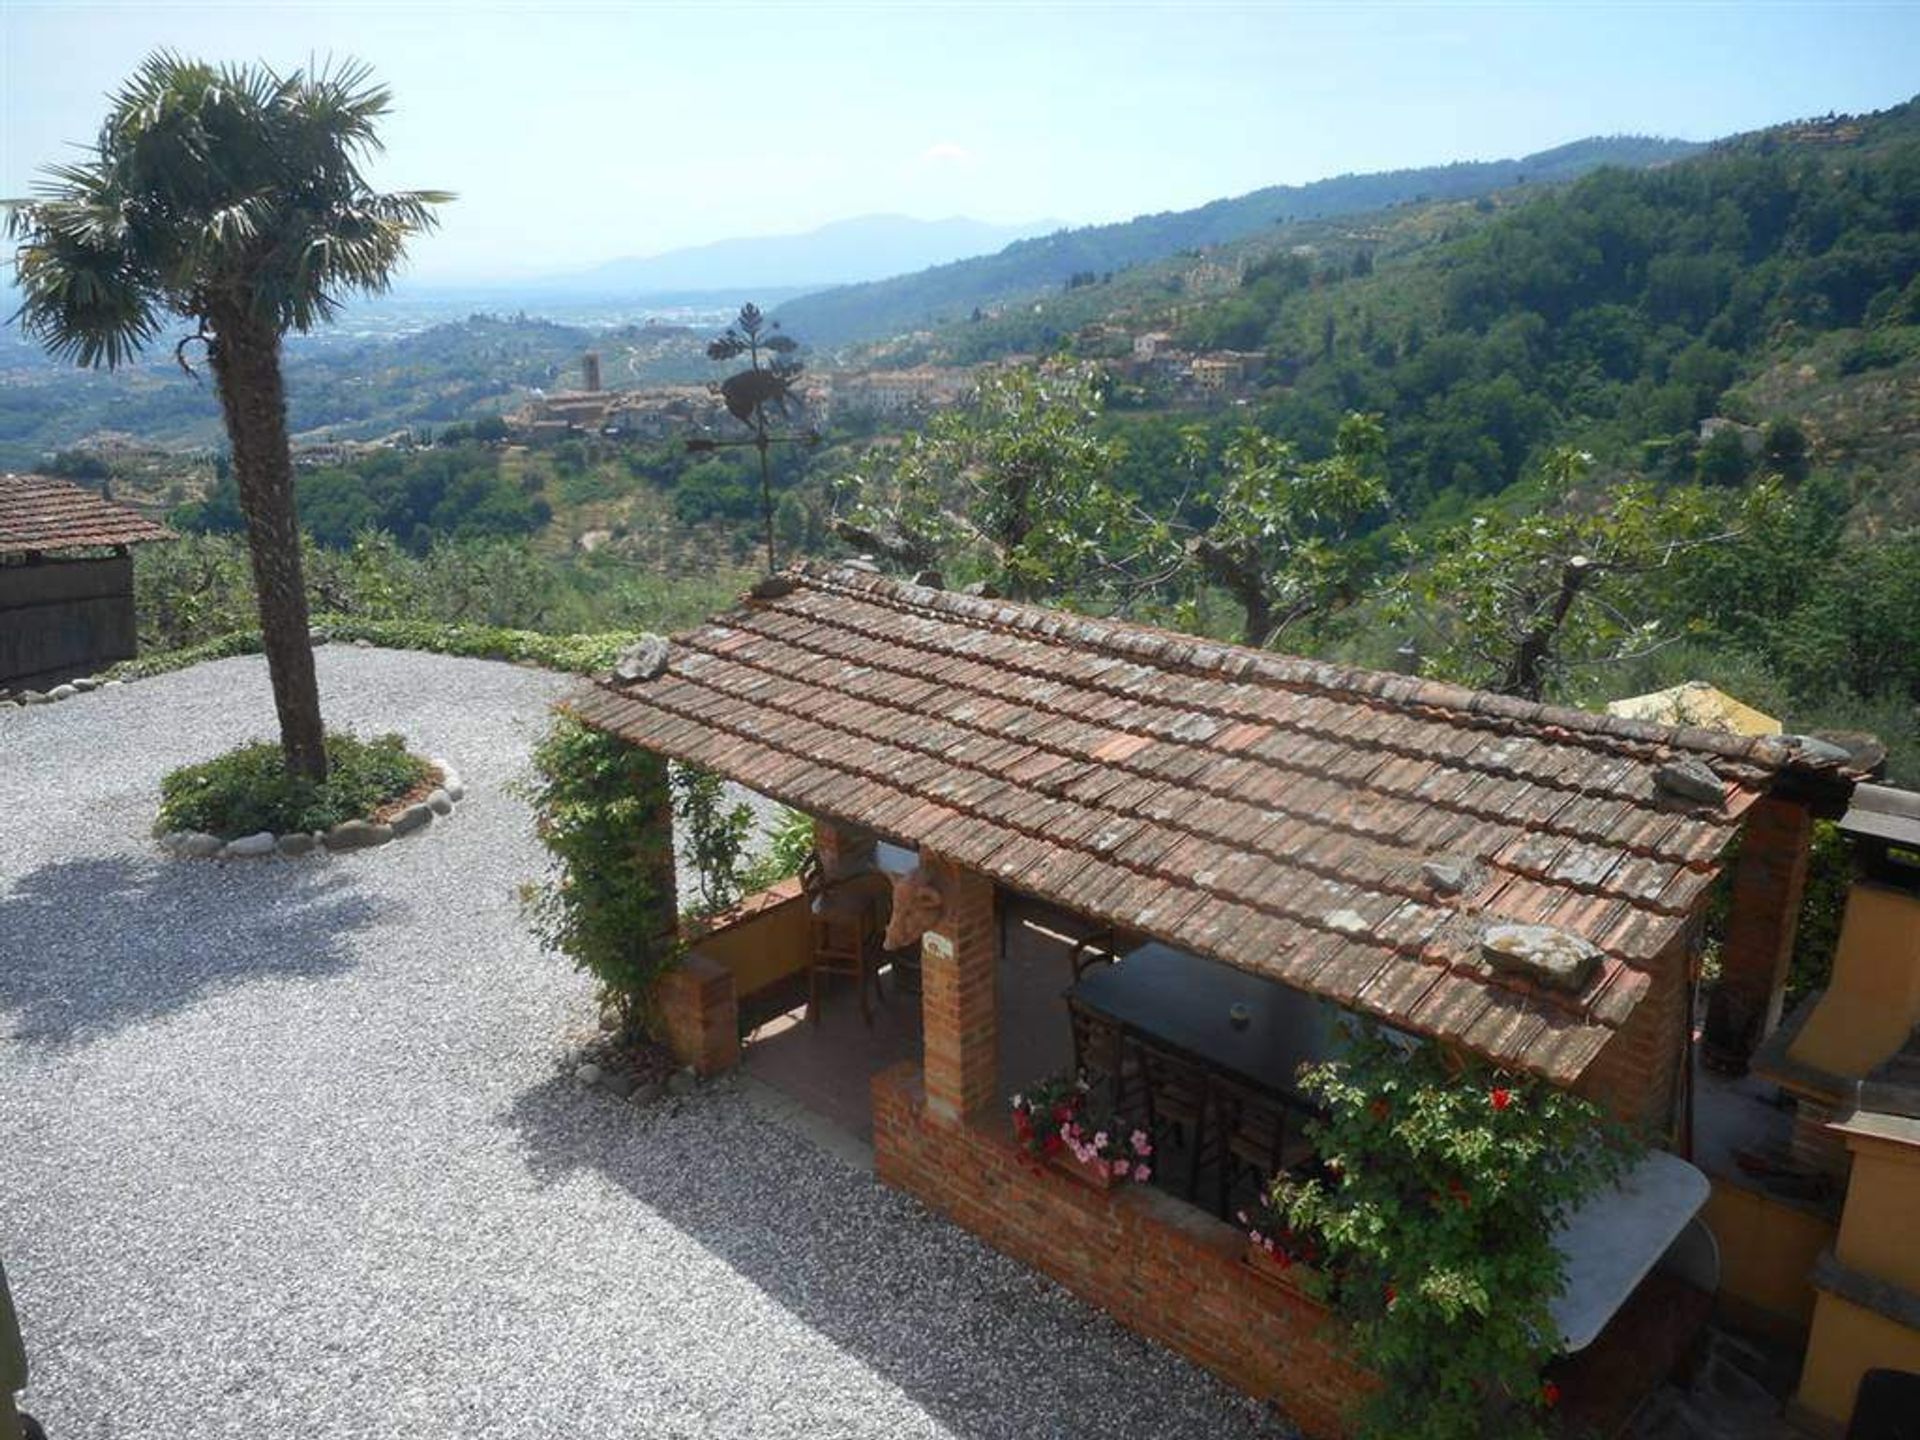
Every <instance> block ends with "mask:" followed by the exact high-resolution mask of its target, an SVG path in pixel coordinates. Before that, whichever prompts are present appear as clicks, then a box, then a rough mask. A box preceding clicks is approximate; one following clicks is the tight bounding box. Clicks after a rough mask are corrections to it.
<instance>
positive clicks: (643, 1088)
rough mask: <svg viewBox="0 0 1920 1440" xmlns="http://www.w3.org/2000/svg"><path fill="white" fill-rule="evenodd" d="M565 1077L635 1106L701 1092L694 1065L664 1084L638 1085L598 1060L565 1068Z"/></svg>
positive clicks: (668, 1078) (672, 1076)
mask: <svg viewBox="0 0 1920 1440" xmlns="http://www.w3.org/2000/svg"><path fill="white" fill-rule="evenodd" d="M562 1073H563V1074H567V1073H570V1074H571V1075H572V1077H573V1080H574V1082H575V1083H576V1084H577V1085H579V1086H580V1088H581V1089H582V1090H604V1091H606V1092H607V1093H608V1094H609V1095H612V1096H614V1097H615V1098H616V1099H620V1100H631V1101H632V1102H633V1103H634V1104H636V1105H651V1104H653V1102H654V1101H656V1100H663V1099H665V1098H667V1097H668V1096H672V1097H674V1098H675V1099H680V1098H682V1097H684V1096H687V1095H691V1094H693V1093H694V1091H696V1090H698V1089H699V1088H700V1077H699V1075H697V1074H696V1073H695V1072H694V1069H693V1067H692V1066H691V1065H686V1066H682V1067H681V1068H680V1069H678V1070H676V1071H674V1072H673V1074H671V1075H669V1076H668V1077H667V1078H666V1079H665V1080H652V1081H645V1082H639V1083H636V1082H635V1080H634V1079H633V1077H632V1076H630V1075H626V1074H623V1073H622V1072H621V1071H619V1070H616V1069H612V1068H610V1067H606V1066H603V1065H601V1064H600V1063H599V1062H598V1061H597V1060H583V1061H581V1062H580V1063H578V1064H576V1065H573V1066H571V1067H570V1068H569V1067H567V1066H564V1065H563V1066H562Z"/></svg>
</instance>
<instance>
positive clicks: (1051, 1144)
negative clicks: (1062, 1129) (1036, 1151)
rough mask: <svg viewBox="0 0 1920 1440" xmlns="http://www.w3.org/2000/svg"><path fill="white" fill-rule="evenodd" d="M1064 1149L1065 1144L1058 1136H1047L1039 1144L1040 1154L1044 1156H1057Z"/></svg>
mask: <svg viewBox="0 0 1920 1440" xmlns="http://www.w3.org/2000/svg"><path fill="white" fill-rule="evenodd" d="M1066 1148H1067V1142H1066V1141H1064V1140H1062V1139H1061V1138H1060V1137H1059V1136H1058V1135H1049V1136H1047V1138H1046V1139H1045V1140H1042V1141H1041V1142H1040V1150H1041V1153H1043V1154H1046V1155H1058V1154H1059V1153H1060V1152H1061V1151H1062V1150H1064V1149H1066Z"/></svg>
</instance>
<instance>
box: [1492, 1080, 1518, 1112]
mask: <svg viewBox="0 0 1920 1440" xmlns="http://www.w3.org/2000/svg"><path fill="white" fill-rule="evenodd" d="M1491 1098H1492V1100H1493V1108H1494V1109H1496V1110H1504V1109H1506V1108H1507V1107H1508V1106H1509V1105H1511V1104H1513V1092H1512V1091H1511V1090H1509V1089H1507V1088H1506V1087H1505V1086H1504V1085H1496V1086H1494V1087H1493V1095H1492V1097H1491Z"/></svg>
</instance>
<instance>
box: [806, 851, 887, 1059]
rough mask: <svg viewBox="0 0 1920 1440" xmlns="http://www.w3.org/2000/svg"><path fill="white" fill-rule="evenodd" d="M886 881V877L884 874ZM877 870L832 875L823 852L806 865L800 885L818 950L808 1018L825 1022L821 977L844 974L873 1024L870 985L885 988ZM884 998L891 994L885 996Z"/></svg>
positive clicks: (811, 969)
mask: <svg viewBox="0 0 1920 1440" xmlns="http://www.w3.org/2000/svg"><path fill="white" fill-rule="evenodd" d="M877 878H878V880H879V881H880V882H881V883H883V884H884V882H885V879H886V877H885V876H878V877H877ZM875 880H876V875H875V874H874V873H872V872H863V873H861V874H858V875H848V876H843V877H842V878H841V879H838V880H829V879H828V878H827V876H826V872H825V869H824V868H823V867H822V865H821V864H820V857H819V855H818V854H813V855H809V856H808V857H807V858H806V860H804V861H803V862H802V863H801V866H800V888H801V890H802V891H803V892H804V893H805V894H806V896H807V903H808V905H809V907H810V908H811V911H812V914H811V915H810V917H809V927H810V930H811V935H812V941H811V944H812V954H811V957H810V959H809V961H808V965H807V1018H808V1019H809V1020H811V1021H812V1022H813V1023H814V1024H815V1025H818V1024H819V1023H820V981H821V977H823V976H827V975H844V976H846V977H847V978H849V979H851V980H852V981H853V982H854V986H855V988H856V989H857V990H858V991H859V993H860V1018H861V1019H863V1020H865V1021H866V1023H867V1024H868V1026H871V1025H872V1024H873V1002H872V1000H871V999H870V998H869V996H868V993H867V989H868V986H869V985H871V986H872V988H873V992H874V994H876V995H878V994H880V956H879V948H878V939H879V926H878V924H877V922H876V918H875V917H876V913H877V907H876V899H877V897H876V891H875ZM881 998H882V999H884V998H885V996H881Z"/></svg>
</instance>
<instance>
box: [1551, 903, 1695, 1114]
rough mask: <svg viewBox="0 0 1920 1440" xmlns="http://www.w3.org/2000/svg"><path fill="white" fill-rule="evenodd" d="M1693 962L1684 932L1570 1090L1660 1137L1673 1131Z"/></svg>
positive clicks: (1654, 968)
mask: <svg viewBox="0 0 1920 1440" xmlns="http://www.w3.org/2000/svg"><path fill="white" fill-rule="evenodd" d="M1692 963H1693V957H1692V948H1691V945H1690V943H1689V937H1687V936H1684V935H1683V936H1682V937H1681V939H1680V940H1679V941H1678V942H1676V943H1675V944H1674V945H1673V946H1672V948H1670V949H1669V950H1668V951H1667V952H1666V953H1664V954H1663V955H1661V956H1660V957H1659V958H1658V959H1656V960H1655V961H1654V963H1653V966H1652V970H1653V984H1652V986H1651V987H1649V989H1648V990H1647V993H1646V994H1645V995H1643V996H1641V997H1640V1003H1639V1004H1638V1005H1637V1006H1635V1007H1634V1011H1633V1013H1632V1014H1631V1015H1629V1016H1628V1017H1627V1023H1626V1024H1624V1025H1622V1026H1621V1027H1620V1028H1619V1029H1618V1030H1617V1031H1615V1032H1614V1034H1613V1038H1612V1039H1610V1040H1608V1041H1607V1043H1606V1045H1605V1046H1604V1047H1602V1049H1601V1051H1600V1054H1599V1055H1598V1056H1597V1057H1596V1058H1595V1059H1594V1061H1593V1063H1592V1064H1591V1065H1589V1066H1588V1067H1587V1068H1586V1071H1585V1073H1583V1074H1582V1075H1581V1076H1580V1079H1579V1080H1578V1081H1577V1082H1575V1084H1574V1087H1573V1089H1574V1093H1575V1094H1577V1095H1581V1096H1584V1097H1585V1098H1587V1099H1589V1100H1592V1101H1595V1102H1597V1103H1598V1104H1601V1105H1604V1106H1606V1108H1607V1109H1609V1110H1611V1111H1612V1112H1613V1113H1614V1114H1615V1115H1616V1116H1618V1117H1619V1118H1620V1119H1622V1120H1625V1121H1627V1122H1628V1123H1630V1124H1635V1125H1644V1126H1646V1127H1647V1128H1648V1130H1649V1131H1650V1133H1651V1134H1652V1135H1653V1136H1655V1137H1656V1138H1658V1139H1662V1140H1671V1139H1672V1138H1673V1134H1674V1107H1675V1102H1676V1100H1677V1099H1678V1091H1677V1086H1678V1083H1679V1079H1680V1069H1681V1066H1682V1065H1683V1064H1684V1063H1685V1046H1686V1038H1687V1025H1688V1024H1689V1023H1690V1020H1691V1017H1690V1016H1689V1014H1688V1013H1687V1011H1688V1004H1689V993H1688V992H1689V984H1688V978H1689V976H1690V974H1691V973H1692V972H1691V968H1690V967H1691V966H1692Z"/></svg>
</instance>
